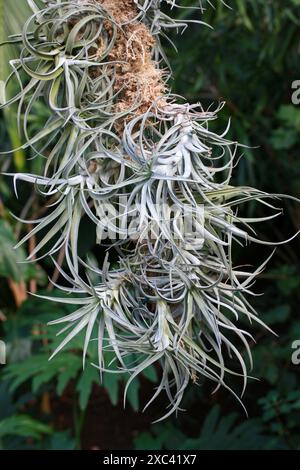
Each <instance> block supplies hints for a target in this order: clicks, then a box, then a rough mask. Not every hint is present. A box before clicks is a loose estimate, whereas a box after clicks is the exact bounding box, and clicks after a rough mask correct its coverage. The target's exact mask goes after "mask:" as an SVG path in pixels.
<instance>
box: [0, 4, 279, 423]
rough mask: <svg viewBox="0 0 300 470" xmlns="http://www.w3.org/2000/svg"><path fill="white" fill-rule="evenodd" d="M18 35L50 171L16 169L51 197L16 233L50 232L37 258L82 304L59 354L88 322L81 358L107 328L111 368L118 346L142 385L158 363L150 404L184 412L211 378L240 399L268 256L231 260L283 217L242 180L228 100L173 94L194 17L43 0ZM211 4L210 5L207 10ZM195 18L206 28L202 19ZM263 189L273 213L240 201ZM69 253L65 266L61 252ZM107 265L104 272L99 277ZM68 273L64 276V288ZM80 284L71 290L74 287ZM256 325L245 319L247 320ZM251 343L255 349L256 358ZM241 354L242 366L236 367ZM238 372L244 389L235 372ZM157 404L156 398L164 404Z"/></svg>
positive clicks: (26, 87)
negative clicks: (94, 254)
mask: <svg viewBox="0 0 300 470" xmlns="http://www.w3.org/2000/svg"><path fill="white" fill-rule="evenodd" d="M28 2H29V4H30V6H31V8H32V10H33V15H32V17H31V18H29V19H28V21H27V23H26V24H25V25H24V28H23V31H22V34H21V35H18V36H13V37H11V39H10V40H11V41H12V42H14V43H20V44H21V53H20V57H19V59H18V60H12V61H11V66H12V73H11V76H10V77H9V78H8V80H7V83H6V86H8V85H9V83H10V82H11V80H12V79H14V80H15V81H16V82H17V83H18V84H19V87H20V89H19V92H18V93H17V94H16V95H15V96H14V97H13V98H11V99H8V100H5V90H2V93H1V94H2V99H3V101H4V103H3V105H4V106H9V105H13V104H16V103H17V104H18V112H17V119H18V125H19V129H20V132H22V133H23V135H24V136H25V139H26V140H25V144H24V146H23V148H30V149H31V153H32V154H33V155H35V157H36V158H38V159H40V160H41V161H42V162H43V171H42V173H41V174H39V175H36V174H15V175H14V181H15V186H16V191H17V181H18V180H22V181H25V182H28V183H31V184H32V185H35V187H36V191H38V193H39V194H40V195H41V196H42V197H44V198H45V205H48V206H49V210H48V211H47V213H46V215H45V216H44V217H42V218H41V219H38V220H33V221H30V223H31V224H34V228H33V230H31V231H30V232H29V233H28V234H27V235H26V236H25V237H24V238H23V239H22V240H21V241H20V244H22V243H25V242H26V241H28V240H29V239H30V238H31V237H32V236H37V237H38V243H37V245H36V246H35V248H34V250H33V251H32V252H31V253H30V255H29V258H28V261H32V260H36V259H37V260H38V259H40V258H42V257H45V256H50V257H51V258H52V259H53V262H54V264H55V265H56V267H57V269H58V271H59V272H60V274H61V276H62V277H63V278H64V279H65V282H64V285H63V286H57V287H58V288H59V289H61V290H62V291H63V292H64V295H62V297H61V298H57V297H55V299H53V300H55V302H58V301H60V302H64V303H68V304H71V305H74V306H77V307H76V308H75V311H74V313H72V314H69V315H67V316H66V317H64V318H60V319H58V320H57V319H55V320H54V321H53V322H52V323H55V324H61V325H62V333H63V334H64V339H63V340H62V342H61V343H60V346H59V347H58V348H57V349H56V351H55V352H54V354H57V353H58V352H59V351H60V350H61V349H62V348H63V347H64V346H65V345H66V344H67V343H68V342H69V341H71V340H72V338H74V336H75V335H77V334H79V333H80V332H82V331H84V332H85V340H84V344H83V362H85V358H86V353H87V350H88V347H89V343H90V341H91V340H93V339H95V336H96V337H97V341H98V357H99V359H98V364H97V365H96V367H98V368H99V370H100V372H101V373H102V372H105V373H108V372H109V369H110V366H111V363H107V361H106V360H105V356H106V354H105V352H106V351H111V352H113V353H114V360H113V361H114V372H115V371H116V366H115V363H117V370H119V373H122V372H126V373H127V374H129V375H130V379H129V380H128V383H127V387H126V390H127V388H128V386H129V385H130V383H131V382H132V380H133V379H134V378H135V377H136V376H137V375H138V374H140V373H141V372H142V371H143V370H144V369H146V368H147V367H149V366H150V365H151V364H160V370H161V377H160V382H159V384H158V386H157V388H156V390H155V393H154V396H153V399H155V398H156V397H157V396H158V395H159V394H160V393H161V392H162V391H165V392H166V394H167V396H168V398H169V400H170V407H169V408H168V410H167V412H166V413H165V414H164V416H163V417H166V416H169V415H170V414H171V413H172V412H174V411H175V410H178V409H179V406H180V402H181V400H182V397H183V395H184V392H185V390H186V388H187V386H188V384H189V383H190V382H193V383H197V382H199V381H201V380H202V378H207V379H210V380H211V381H213V382H214V383H215V385H216V387H215V390H217V389H218V388H219V387H220V386H223V387H225V388H226V389H228V390H230V391H231V392H232V393H233V394H234V395H235V396H236V397H237V398H238V399H239V400H240V396H241V395H242V394H243V392H244V390H245V387H246V382H247V378H248V372H247V367H246V362H247V361H248V360H249V364H250V367H251V352H250V348H249V345H248V343H249V340H251V338H252V337H251V335H250V333H248V332H247V331H245V330H244V329H243V328H242V327H241V325H240V319H241V318H243V317H244V318H245V319H246V320H247V321H249V323H252V322H258V323H260V324H261V325H263V323H262V321H261V320H260V319H259V318H258V316H257V314H256V312H255V310H254V309H253V308H252V307H251V305H250V304H249V302H248V300H247V299H246V297H245V296H247V295H249V294H250V295H251V286H252V284H253V282H254V280H255V278H256V276H257V275H258V274H259V273H260V272H261V271H262V270H263V269H264V267H265V264H266V262H267V261H266V262H264V263H263V264H262V265H261V266H260V267H259V268H257V269H255V270H253V271H252V272H251V270H250V269H248V268H247V269H246V268H244V269H243V268H241V267H235V266H234V263H233V259H232V252H233V251H234V246H235V244H236V243H239V244H240V245H242V246H244V245H245V244H247V243H248V242H253V243H263V244H265V245H272V243H268V242H264V241H261V240H259V239H258V238H257V237H256V235H255V231H254V229H253V228H252V226H251V224H252V223H256V222H260V221H264V220H269V219H271V218H273V217H276V216H277V215H279V214H280V213H281V211H280V210H277V209H276V208H274V207H273V206H272V205H271V201H270V199H271V198H275V196H270V195H268V194H266V193H264V192H261V191H259V190H257V189H252V188H249V187H234V186H232V185H231V177H232V171H233V168H234V166H235V164H236V155H237V149H238V148H239V146H238V144H237V143H235V142H232V141H231V140H229V139H228V138H227V137H226V135H227V133H228V130H229V126H228V128H227V129H226V130H225V131H224V133H222V134H221V135H219V134H216V133H214V132H213V131H212V130H211V125H210V124H211V121H214V120H216V119H217V116H218V113H219V112H220V111H221V109H222V107H223V103H221V104H220V105H218V106H217V107H216V109H212V108H210V109H208V110H204V109H203V108H202V106H201V105H200V104H190V103H187V102H186V101H184V99H183V98H181V97H177V96H175V95H172V93H171V91H170V89H169V85H168V83H169V78H170V72H169V65H168V61H167V58H166V56H165V53H164V51H163V48H162V46H161V39H162V38H163V39H164V40H165V39H166V38H167V34H168V31H169V30H170V29H176V30H180V29H181V28H185V27H186V26H187V25H186V23H185V22H180V21H176V20H174V19H172V18H170V17H169V16H167V15H166V14H165V13H163V12H162V11H161V9H160V8H161V7H162V4H164V3H165V4H166V7H168V6H169V9H171V10H172V7H176V6H178V5H176V3H175V1H173V0H165V1H163V0H118V1H115V0H70V1H63V0H44V1H43V3H44V7H43V8H42V9H40V8H38V6H37V5H36V3H35V2H34V1H33V0H28ZM199 10H201V6H200V9H199ZM198 23H200V24H201V23H202V22H201V21H198ZM39 100H43V101H44V102H45V103H46V104H47V107H48V109H49V110H50V115H49V118H48V120H47V122H46V123H45V125H43V126H42V127H41V128H40V129H39V130H38V131H37V132H35V134H34V135H31V132H30V126H29V122H30V116H31V114H32V113H33V112H34V107H35V106H36V103H37V102H38V101H39ZM253 200H255V201H256V203H258V204H261V205H264V206H265V207H267V208H269V209H271V210H272V211H273V210H275V212H274V213H273V212H272V214H271V215H268V216H266V217H264V218H259V217H252V218H247V217H242V216H240V215H239V210H238V209H239V208H240V206H242V205H244V204H246V203H248V202H250V201H253ZM86 217H88V218H89V219H90V220H91V221H92V222H93V225H94V230H95V234H96V239H97V243H99V244H103V245H105V246H106V245H107V243H108V242H109V243H110V246H111V249H113V250H114V251H115V252H117V253H118V256H119V261H118V263H117V264H112V263H110V261H109V253H110V250H108V256H107V257H106V258H105V262H104V264H103V266H95V265H94V264H91V263H89V260H88V259H80V257H79V255H78V240H79V237H80V234H79V229H80V226H81V224H82V223H85V221H86ZM62 249H64V253H65V259H66V262H67V266H68V270H66V272H65V270H63V269H62V268H61V266H60V265H59V263H57V261H56V260H55V259H56V257H57V253H58V252H59V251H61V250H62ZM95 274H97V275H98V276H99V279H100V281H99V283H97V284H95V282H92V280H91V279H95ZM66 284H68V287H66ZM67 293H68V294H69V295H66V294H67ZM243 324H245V321H243ZM241 350H243V351H245V352H246V355H247V356H248V359H245V358H244V356H243V355H242V353H241V352H240V351H241ZM233 360H236V362H237V364H238V365H239V370H231V369H230V367H229V366H228V361H230V363H232V362H233ZM230 375H234V376H241V377H242V381H243V386H242V392H241V394H236V393H235V392H234V391H233V390H231V388H230V386H229V385H228V383H227V377H229V376H230ZM153 399H151V402H152V401H153Z"/></svg>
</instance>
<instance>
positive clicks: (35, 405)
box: [0, 0, 300, 450]
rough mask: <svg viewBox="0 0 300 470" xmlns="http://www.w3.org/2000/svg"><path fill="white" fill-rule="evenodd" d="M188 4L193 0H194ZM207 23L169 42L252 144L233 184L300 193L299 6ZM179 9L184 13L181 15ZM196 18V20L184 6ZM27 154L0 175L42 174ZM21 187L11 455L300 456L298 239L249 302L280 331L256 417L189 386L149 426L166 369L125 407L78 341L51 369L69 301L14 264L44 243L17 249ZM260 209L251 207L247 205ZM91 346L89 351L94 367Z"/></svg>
mask: <svg viewBox="0 0 300 470" xmlns="http://www.w3.org/2000/svg"><path fill="white" fill-rule="evenodd" d="M180 3H181V4H185V5H194V4H197V1H192V0H186V1H181V2H180ZM213 3H214V4H215V8H214V9H213V8H210V7H208V9H207V11H206V12H205V14H204V20H205V21H206V22H207V23H209V24H211V25H212V26H213V28H214V29H213V30H210V29H208V28H206V27H204V26H203V27H199V26H197V25H195V24H191V26H190V28H189V30H187V31H185V32H184V34H183V35H180V36H178V37H175V35H174V37H172V40H174V41H175V43H176V45H177V47H178V51H179V52H178V54H176V53H175V52H174V50H172V49H171V48H170V49H169V46H168V45H167V48H168V49H169V50H168V54H169V57H170V62H171V64H172V66H173V68H174V79H173V81H172V83H171V85H172V87H173V90H174V92H176V93H178V94H180V95H183V96H185V97H187V98H188V100H190V101H193V102H195V101H198V100H200V101H201V102H202V103H203V105H204V107H205V106H209V104H211V103H212V102H215V103H217V102H218V101H223V100H225V101H226V102H227V106H226V107H225V108H224V110H223V111H222V112H221V114H220V119H219V121H218V122H217V123H215V125H216V126H218V128H219V129H222V128H224V127H225V126H226V123H227V121H228V119H229V117H231V118H232V125H231V131H230V132H231V136H232V138H233V139H236V140H238V141H240V142H241V143H243V144H246V145H248V146H249V147H250V148H247V149H243V158H242V159H241V160H240V162H239V165H238V167H237V168H236V170H235V177H234V179H235V181H234V183H236V184H241V185H244V184H245V185H253V186H257V187H259V188H260V189H262V190H267V191H270V192H276V193H288V194H292V195H294V196H297V197H300V158H299V157H300V155H299V148H300V105H299V106H295V105H293V104H292V102H291V95H292V89H291V86H292V82H293V81H294V80H300V67H299V62H300V61H299V59H300V0H228V1H227V3H228V4H229V5H230V7H231V8H232V9H228V8H226V7H225V6H224V5H222V4H221V2H219V1H217V0H213ZM26 10H27V9H26V2H25V0H10V1H9V2H8V1H6V0H0V11H1V14H0V21H1V25H0V38H1V41H3V40H5V37H6V36H7V34H8V33H12V32H15V31H17V30H18V29H19V28H20V25H22V24H23V23H24V17H25V18H26V15H27V13H26ZM173 14H174V13H173ZM177 14H178V16H180V17H185V18H189V19H195V18H197V17H198V14H197V13H191V12H190V11H187V10H179V12H177ZM0 53H1V57H0V60H1V61H0V70H1V77H0V79H3V78H5V76H7V73H8V70H7V65H6V61H7V54H11V53H15V52H14V51H7V50H4V49H3V48H2V49H1V51H0ZM47 113H48V110H47V109H45V108H44V107H43V106H42V105H40V106H38V107H36V108H35V112H34V114H33V115H32V116H31V117H30V119H31V126H32V130H33V131H34V129H35V128H38V126H39V123H40V122H44V119H45V117H46V116H47ZM0 119H1V122H0V124H1V125H0V134H1V135H0V142H1V150H2V151H5V150H9V149H10V148H12V146H13V147H18V146H19V145H20V142H21V140H20V136H19V135H18V133H17V129H16V126H15V110H14V109H11V110H9V111H5V113H3V112H2V114H1V117H0ZM30 156H31V155H30V153H27V154H26V153H24V152H23V151H16V152H14V153H13V154H12V155H11V156H7V155H5V156H0V168H1V172H7V171H12V172H19V171H26V172H30V173H38V172H39V166H40V164H41V162H39V161H38V159H33V160H31V159H30ZM29 191H30V190H29V187H28V186H27V185H22V184H20V186H19V198H18V199H16V198H15V196H14V193H13V188H12V184H11V181H10V179H8V178H4V177H1V179H0V339H2V340H4V341H5V342H6V344H7V364H6V365H5V366H1V369H0V448H2V449H75V448H76V449H105V450H110V449H112V450H113V449H133V448H137V449H163V448H164V449H172V450H173V449H195V448H196V449H236V450H237V449H300V387H299V378H300V365H299V366H296V365H293V364H292V363H291V354H292V343H293V341H294V340H298V339H299V340H300V318H299V303H300V271H299V266H300V254H299V253H300V251H299V248H300V238H299V237H298V238H297V239H296V240H294V241H293V242H292V243H289V244H288V245H284V246H281V247H279V248H278V249H277V251H276V254H275V256H274V257H273V259H272V261H271V262H270V264H269V266H268V269H267V270H266V271H265V272H264V274H262V275H261V276H260V278H259V280H258V282H257V284H256V287H255V291H256V292H257V293H262V292H264V296H257V297H254V298H252V302H253V304H254V306H255V307H256V309H257V310H258V312H259V314H260V316H261V318H262V319H263V321H265V322H266V323H268V324H269V325H270V326H271V327H272V328H273V329H274V330H275V331H276V333H277V334H278V337H275V336H272V335H271V334H270V333H268V332H267V331H264V330H262V329H260V328H257V327H256V326H255V325H254V326H253V331H254V337H255V340H256V341H257V344H256V345H255V344H253V345H251V347H252V350H253V356H254V364H255V367H254V371H253V373H252V375H253V376H255V377H258V378H259V379H260V381H254V380H250V382H249V385H248V388H247V391H246V394H245V396H244V403H245V406H246V407H247V410H248V413H249V418H248V419H246V417H245V415H244V413H243V410H242V409H241V407H240V406H239V405H238V404H237V402H236V401H234V399H233V398H232V397H231V396H229V395H228V393H227V392H226V391H225V392H224V391H222V390H220V391H218V392H217V393H216V394H214V395H211V391H212V390H211V386H210V385H209V384H207V383H206V382H200V383H199V386H191V387H190V389H189V392H188V394H187V395H186V398H185V401H184V408H185V409H186V412H184V413H180V414H179V415H178V417H175V416H173V417H171V418H169V419H168V420H167V421H164V422H162V423H159V424H155V425H151V421H153V420H154V419H155V418H157V417H159V416H160V413H161V410H162V407H164V406H165V405H166V404H165V403H164V401H163V399H161V400H160V401H159V402H157V403H156V404H154V405H153V406H152V407H151V408H150V410H147V412H145V413H144V414H142V413H141V412H139V411H138V409H140V408H141V407H142V405H143V403H146V400H147V397H148V396H150V393H151V391H152V388H153V387H154V386H155V382H156V380H157V375H158V374H159V371H157V370H155V369H149V370H147V371H146V374H145V375H144V376H143V377H141V378H140V379H139V380H138V381H136V382H135V383H134V384H133V385H132V386H131V388H130V389H129V402H128V403H127V407H126V409H125V410H124V409H123V404H122V392H123V389H124V380H123V379H121V378H120V377H119V376H117V375H108V376H104V383H103V385H102V386H100V385H99V380H98V374H97V372H96V369H94V368H93V367H92V366H87V367H86V369H85V371H84V372H82V361H81V344H82V342H81V338H77V339H75V340H74V341H73V342H72V343H71V344H70V346H69V347H68V348H66V349H65V350H64V352H63V353H61V354H60V355H59V356H58V357H57V358H55V359H53V360H52V361H51V362H48V357H49V353H50V351H51V350H52V349H53V347H54V344H55V342H56V338H55V334H56V331H55V328H54V327H51V328H48V327H47V326H46V324H47V321H49V320H50V319H51V320H52V319H53V318H55V317H58V316H61V315H63V314H64V313H65V312H66V311H67V310H68V307H67V306H61V304H57V305H54V304H53V303H51V304H48V303H47V302H45V301H44V300H42V301H41V300H40V299H38V298H34V297H33V296H30V295H29V294H28V292H31V293H45V292H49V291H50V290H52V292H51V295H53V296H55V295H56V292H55V289H53V286H51V285H49V279H48V277H50V278H52V279H53V280H54V281H55V280H57V279H58V273H57V272H52V268H51V264H50V263H48V262H47V260H43V261H41V262H39V263H38V264H37V265H27V264H20V263H17V260H20V259H22V258H25V256H26V251H27V250H30V249H31V248H32V247H33V246H34V245H35V244H36V243H37V242H38V240H34V239H31V240H30V241H29V244H28V246H26V247H24V248H22V249H18V250H17V251H15V250H14V249H13V246H14V244H15V242H16V240H17V239H18V238H19V237H20V235H21V234H22V233H23V232H24V230H26V227H23V226H22V225H21V224H20V223H19V222H18V221H17V220H16V219H15V218H13V217H12V213H14V214H16V215H18V216H21V217H25V218H37V217H40V216H41V215H42V214H43V213H44V212H45V210H46V209H45V207H44V202H43V200H42V198H40V197H39V196H38V195H37V194H34V193H31V192H29ZM254 210H256V211H257V210H260V209H259V208H258V207H255V206H252V207H250V208H249V211H250V212H251V211H254ZM299 226H300V207H299V205H298V206H297V205H295V204H293V203H290V202H289V203H287V204H285V203H284V216H283V217H281V218H280V220H279V219H278V220H277V221H276V222H274V221H273V222H271V223H269V224H267V225H265V226H264V227H262V228H261V227H258V231H260V230H261V229H263V233H260V235H261V236H263V237H264V238H265V239H267V240H273V241H280V240H284V239H286V238H289V236H290V235H291V234H293V233H294V232H295V231H297V230H298V229H299ZM81 239H82V244H81V246H80V253H81V254H82V255H85V254H87V253H89V254H90V256H93V257H94V258H95V259H96V258H97V256H99V249H98V250H97V249H95V240H94V238H93V237H91V235H90V230H89V225H88V224H85V225H84V227H83V233H82V237H81ZM246 251H247V253H246V254H245V253H244V252H245V250H240V249H237V252H236V261H237V263H239V264H241V263H247V262H250V263H252V264H258V263H259V262H260V261H262V260H263V259H264V258H266V257H267V255H268V254H269V252H266V249H265V248H263V249H260V248H259V247H257V246H250V247H249V248H248V250H246ZM94 353H95V351H92V350H90V351H89V355H90V359H91V361H89V362H93V355H94Z"/></svg>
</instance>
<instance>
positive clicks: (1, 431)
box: [0, 415, 52, 439]
mask: <svg viewBox="0 0 300 470" xmlns="http://www.w3.org/2000/svg"><path fill="white" fill-rule="evenodd" d="M51 432H52V429H51V428H50V427H49V426H47V425H45V424H43V423H41V422H39V421H36V420H35V419H32V418H31V417H30V416H27V415H17V416H9V417H8V418H4V419H3V420H2V421H0V437H1V438H3V437H5V436H21V437H26V438H27V437H32V438H34V439H41V438H42V436H43V434H50V433H51Z"/></svg>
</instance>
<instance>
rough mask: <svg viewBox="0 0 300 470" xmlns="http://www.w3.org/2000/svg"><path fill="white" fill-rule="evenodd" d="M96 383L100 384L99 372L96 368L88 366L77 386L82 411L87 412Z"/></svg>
mask: <svg viewBox="0 0 300 470" xmlns="http://www.w3.org/2000/svg"><path fill="white" fill-rule="evenodd" d="M94 383H99V372H98V370H97V369H96V367H93V366H91V365H89V364H87V365H86V367H85V369H84V371H83V372H82V374H81V376H80V379H79V381H78V383H77V386H76V390H77V391H78V392H79V406H80V409H81V410H85V409H86V407H87V405H88V402H89V399H90V396H91V393H92V389H93V384H94Z"/></svg>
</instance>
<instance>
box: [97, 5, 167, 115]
mask: <svg viewBox="0 0 300 470" xmlns="http://www.w3.org/2000/svg"><path fill="white" fill-rule="evenodd" d="M97 2H98V3H100V4H101V6H102V7H103V8H104V9H105V10H106V11H107V12H108V13H109V15H110V16H111V17H112V18H113V20H114V21H115V23H116V24H117V25H118V33H117V37H116V41H115V45H114V47H113V49H112V51H111V52H110V54H109V59H110V60H111V61H114V62H117V64H116V78H115V82H114V91H115V92H116V93H119V94H118V100H117V102H116V105H115V110H116V112H124V113H126V112H128V111H130V115H131V117H132V116H138V115H141V114H143V113H145V112H146V111H147V110H148V109H149V108H150V107H151V106H152V104H153V102H154V101H157V102H159V104H160V105H162V104H163V95H164V94H165V92H166V84H165V82H164V80H163V72H162V71H161V70H160V69H159V66H158V63H157V62H156V61H154V60H153V57H152V56H153V54H152V52H153V47H154V46H155V39H154V38H153V36H152V35H151V33H150V31H149V29H148V28H147V26H146V25H145V24H143V23H141V22H139V21H137V20H135V18H136V17H137V15H138V11H137V8H136V6H135V4H134V2H133V0H118V1H116V0H97ZM108 30H109V25H108ZM125 119H126V118H125Z"/></svg>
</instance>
